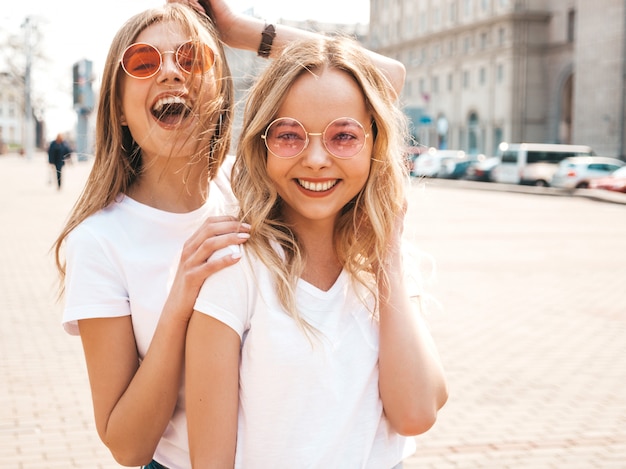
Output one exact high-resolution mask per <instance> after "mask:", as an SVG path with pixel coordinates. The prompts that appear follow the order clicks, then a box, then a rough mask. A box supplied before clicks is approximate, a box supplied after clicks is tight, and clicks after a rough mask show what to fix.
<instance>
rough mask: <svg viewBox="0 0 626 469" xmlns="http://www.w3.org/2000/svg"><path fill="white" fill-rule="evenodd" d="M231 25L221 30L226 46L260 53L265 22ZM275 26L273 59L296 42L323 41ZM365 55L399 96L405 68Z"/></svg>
mask: <svg viewBox="0 0 626 469" xmlns="http://www.w3.org/2000/svg"><path fill="white" fill-rule="evenodd" d="M218 21H219V19H218ZM229 21H230V22H229V24H228V25H227V26H226V25H225V26H221V25H220V26H219V29H220V31H221V32H222V36H223V40H224V42H225V43H226V44H228V45H229V46H230V47H234V48H236V49H244V50H250V51H254V52H256V51H257V50H258V49H259V45H260V42H261V33H262V31H263V29H264V28H265V26H266V23H265V22H264V21H263V20H260V19H258V18H254V17H252V16H247V15H233V16H231V17H230V19H229ZM274 26H275V28H276V36H275V37H274V40H273V42H272V48H271V52H270V58H273V57H276V56H278V55H280V54H281V52H282V50H283V49H284V48H285V47H286V46H287V45H288V44H289V43H291V42H293V41H297V40H301V39H306V38H316V37H320V34H319V33H314V32H311V31H305V30H303V29H298V28H294V27H290V26H286V25H282V24H276V25H274ZM366 52H367V54H368V55H369V56H370V58H371V59H372V61H373V62H374V63H375V64H376V66H377V67H378V68H379V69H380V70H382V71H383V73H384V74H385V76H386V77H387V78H388V79H389V82H390V84H391V85H392V86H393V88H394V90H395V91H396V93H397V94H400V92H401V91H402V88H403V86H404V80H405V76H406V70H405V67H404V65H403V64H402V63H401V62H399V61H397V60H394V59H392V58H390V57H386V56H383V55H380V54H377V53H375V52H373V51H370V50H366Z"/></svg>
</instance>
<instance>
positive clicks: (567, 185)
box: [550, 156, 626, 189]
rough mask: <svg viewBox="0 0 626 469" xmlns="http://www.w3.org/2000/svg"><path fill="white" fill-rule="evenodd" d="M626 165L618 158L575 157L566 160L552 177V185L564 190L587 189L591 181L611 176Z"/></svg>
mask: <svg viewBox="0 0 626 469" xmlns="http://www.w3.org/2000/svg"><path fill="white" fill-rule="evenodd" d="M624 164H626V163H625V162H624V161H622V160H618V159H617V158H607V157H603V156H573V157H570V158H565V159H564V160H563V161H561V162H560V163H559V166H558V168H557V170H556V173H554V176H552V180H551V181H550V185H551V186H552V187H560V188H563V189H586V188H587V187H589V180H590V179H593V178H598V177H603V176H607V175H609V174H611V173H612V172H613V171H615V170H616V169H618V168H621V167H622V166H624Z"/></svg>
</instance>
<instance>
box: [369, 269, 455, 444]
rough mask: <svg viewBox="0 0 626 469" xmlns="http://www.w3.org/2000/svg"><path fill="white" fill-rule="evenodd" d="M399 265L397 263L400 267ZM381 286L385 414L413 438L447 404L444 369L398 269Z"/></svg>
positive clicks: (381, 362)
mask: <svg viewBox="0 0 626 469" xmlns="http://www.w3.org/2000/svg"><path fill="white" fill-rule="evenodd" d="M399 262H400V261H398V262H397V263H396V265H399ZM388 275H389V277H388V279H387V281H382V280H381V281H380V282H379V294H380V351H379V372H380V376H379V387H380V393H381V398H382V401H383V407H384V410H385V414H386V416H387V418H388V419H389V421H390V423H391V425H392V426H393V427H394V428H395V429H396V431H398V432H399V433H401V434H405V435H416V434H419V433H423V432H425V431H427V430H428V429H429V428H430V427H431V426H432V425H433V424H434V422H435V419H436V416H437V411H438V410H439V409H440V408H441V407H442V406H443V405H444V403H445V402H446V400H447V387H446V381H445V377H444V372H443V366H442V364H441V360H440V359H439V355H438V353H437V350H436V347H435V344H434V342H433V340H432V337H431V335H430V332H429V330H428V328H427V325H426V323H425V321H424V319H423V317H422V315H421V312H420V311H419V310H418V308H416V305H415V304H414V303H413V301H412V300H411V299H410V298H409V296H408V292H407V289H406V287H405V282H404V275H403V274H402V271H401V269H397V268H396V269H389V272H388Z"/></svg>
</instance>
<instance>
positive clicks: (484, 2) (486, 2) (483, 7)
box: [480, 0, 489, 12]
mask: <svg viewBox="0 0 626 469" xmlns="http://www.w3.org/2000/svg"><path fill="white" fill-rule="evenodd" d="M480 8H481V10H482V11H483V12H485V11H487V10H488V9H489V0H481V2H480Z"/></svg>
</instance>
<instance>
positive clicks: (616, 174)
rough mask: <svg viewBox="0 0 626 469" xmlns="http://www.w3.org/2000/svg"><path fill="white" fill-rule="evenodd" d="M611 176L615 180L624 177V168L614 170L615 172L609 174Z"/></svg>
mask: <svg viewBox="0 0 626 469" xmlns="http://www.w3.org/2000/svg"><path fill="white" fill-rule="evenodd" d="M611 176H613V177H616V178H623V177H626V166H622V167H621V168H619V169H616V170H615V171H613V172H612V173H611Z"/></svg>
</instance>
